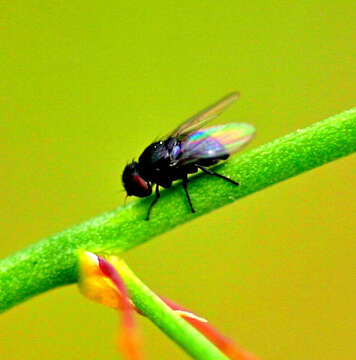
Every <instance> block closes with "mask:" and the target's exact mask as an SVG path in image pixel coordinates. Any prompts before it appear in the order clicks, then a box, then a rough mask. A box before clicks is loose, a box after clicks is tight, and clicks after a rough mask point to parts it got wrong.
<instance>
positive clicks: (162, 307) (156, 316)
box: [117, 261, 228, 360]
mask: <svg viewBox="0 0 356 360" xmlns="http://www.w3.org/2000/svg"><path fill="white" fill-rule="evenodd" d="M117 269H118V270H119V273H120V276H121V277H122V278H123V280H124V282H125V284H126V286H127V288H128V290H129V293H130V298H131V299H132V300H133V302H134V304H135V306H136V307H137V308H138V309H139V310H140V311H141V312H142V314H144V315H145V316H147V317H148V318H149V319H150V320H151V321H152V322H153V323H154V324H156V325H157V326H158V327H159V328H160V329H161V330H162V331H163V332H164V333H165V334H166V335H167V336H169V337H170V338H171V339H172V340H173V341H174V342H176V343H177V344H178V345H180V346H181V347H182V348H183V349H184V350H185V351H186V352H187V353H188V354H189V355H191V356H192V357H193V358H194V359H198V360H228V358H227V357H226V356H225V355H224V354H222V353H221V352H220V350H218V349H217V348H216V347H215V346H214V345H213V344H212V343H211V342H210V341H209V340H207V339H206V338H205V337H204V336H203V335H202V334H201V333H200V332H198V331H197V330H196V329H194V328H193V327H192V326H191V325H190V324H189V323H188V322H187V321H185V320H183V319H182V318H181V317H180V316H178V315H177V314H176V313H175V312H174V311H173V310H171V309H170V308H169V307H168V306H167V305H166V304H165V303H164V302H163V301H162V300H161V299H160V298H159V297H158V296H157V295H156V294H154V293H153V292H152V291H151V290H150V289H149V288H148V287H147V286H146V285H145V284H143V283H142V282H141V280H140V279H138V278H137V276H136V275H135V274H134V273H133V272H132V271H131V269H130V268H129V267H128V266H127V264H126V263H125V262H124V261H121V262H120V263H119V264H118V266H117Z"/></svg>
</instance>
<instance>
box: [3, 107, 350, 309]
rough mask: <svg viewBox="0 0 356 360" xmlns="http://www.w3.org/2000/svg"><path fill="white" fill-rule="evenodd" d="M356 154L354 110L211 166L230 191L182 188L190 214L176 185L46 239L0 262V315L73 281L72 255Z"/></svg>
mask: <svg viewBox="0 0 356 360" xmlns="http://www.w3.org/2000/svg"><path fill="white" fill-rule="evenodd" d="M355 150H356V108H354V109H351V110H349V111H345V112H343V113H341V114H338V115H335V116H332V117H330V118H328V119H326V120H324V121H321V122H318V123H315V124H314V125H312V126H310V127H307V128H305V129H302V130H297V131H296V132H294V133H291V134H289V135H287V136H284V137H282V138H280V139H277V140H275V141H272V142H270V143H267V144H265V145H263V146H261V147H259V148H257V149H254V150H252V151H249V152H246V153H244V154H242V155H241V156H235V157H232V158H231V159H229V161H227V162H226V163H224V164H223V165H221V166H219V167H218V168H216V170H217V171H218V172H220V173H222V174H224V175H227V176H230V177H231V178H232V179H236V180H237V181H239V182H240V186H239V187H236V186H234V185H232V184H229V183H227V182H225V181H223V180H221V179H215V178H213V177H210V176H208V175H203V176H201V175H198V176H194V180H193V179H191V181H190V183H189V184H188V186H189V190H190V194H191V198H192V201H193V203H194V206H195V208H196V209H197V213H196V214H191V213H190V210H189V206H188V204H187V202H186V200H185V196H184V191H183V189H182V187H181V186H179V185H178V186H174V187H173V188H172V189H168V190H166V191H163V192H162V195H161V199H160V201H159V202H158V204H157V205H156V207H155V208H154V209H153V212H152V215H151V220H150V221H145V220H144V218H145V216H146V212H147V208H148V206H149V203H150V202H151V201H152V199H151V198H149V199H142V200H138V201H133V202H131V203H129V204H128V205H127V206H124V207H121V208H118V209H116V210H114V211H112V212H109V213H106V214H104V215H100V216H98V217H96V218H94V219H91V220H89V221H86V222H85V223H83V224H81V225H78V226H74V227H72V228H70V229H67V230H65V231H63V232H61V233H59V234H56V235H53V236H50V237H48V238H47V239H44V240H42V241H40V242H38V243H36V244H34V245H32V246H30V247H28V248H26V249H24V250H22V251H20V252H18V253H16V254H14V255H12V256H10V257H8V258H6V259H4V260H2V261H1V262H0V311H5V310H6V309H9V308H11V307H12V306H14V305H15V304H18V303H20V302H22V301H24V300H26V299H28V298H29V297H31V296H34V295H36V294H39V293H41V292H44V291H46V290H49V289H51V288H54V287H57V286H61V285H65V284H70V283H73V282H75V281H76V280H77V277H78V270H77V255H76V254H77V250H78V249H84V250H89V251H92V252H94V253H98V254H100V253H103V252H110V251H111V252H113V251H114V250H115V252H117V253H120V252H123V251H125V250H128V249H130V248H133V247H135V246H137V245H139V244H141V243H143V242H145V241H147V240H148V239H150V238H152V237H154V236H156V235H159V234H162V233H164V232H166V231H168V230H171V229H173V228H174V227H176V226H177V225H179V224H182V223H184V222H187V221H190V220H193V219H195V218H196V217H197V216H201V215H203V214H206V213H208V212H210V211H212V210H214V209H217V208H219V207H222V206H224V205H226V204H229V203H231V202H233V201H235V200H237V199H239V198H241V197H243V196H246V195H249V194H252V193H254V192H256V191H258V190H261V189H263V188H266V187H268V186H270V185H272V184H275V183H278V182H280V181H283V180H285V179H288V178H290V177H292V176H295V175H297V174H300V173H302V172H304V171H306V170H310V169H312V168H315V167H317V166H320V165H323V164H325V163H327V162H329V161H332V160H335V159H337V158H340V157H342V156H346V155H348V154H351V153H353V152H354V151H355Z"/></svg>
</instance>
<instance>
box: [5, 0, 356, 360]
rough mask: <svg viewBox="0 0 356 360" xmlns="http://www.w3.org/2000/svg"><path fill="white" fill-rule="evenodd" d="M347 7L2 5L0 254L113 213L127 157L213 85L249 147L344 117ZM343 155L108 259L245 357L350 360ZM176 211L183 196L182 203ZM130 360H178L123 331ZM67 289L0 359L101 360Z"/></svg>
mask: <svg viewBox="0 0 356 360" xmlns="http://www.w3.org/2000/svg"><path fill="white" fill-rule="evenodd" d="M355 12H356V6H355V1H351V0H350V1H338V2H336V1H298V2H287V1H272V2H265V1H255V2H244V3H242V2H241V3H239V2H237V1H211V0H210V1H204V2H202V1H199V2H194V1H180V2H177V3H175V2H166V1H154V2H144V1H130V2H128V3H127V2H121V1H105V2H91V1H89V2H88V1H59V0H57V1H34V0H27V1H17V0H14V1H9V2H6V3H5V2H2V3H1V15H0V27H1V30H0V66H1V80H0V131H1V141H0V154H1V186H0V196H1V203H0V206H1V207H0V213H1V216H0V227H1V247H0V255H1V256H7V255H9V254H11V253H13V252H15V251H16V250H19V249H22V248H23V247H25V246H27V245H29V244H31V243H33V242H35V241H38V240H39V239H41V238H43V237H45V236H47V235H50V234H53V233H55V232H57V231H60V230H63V229H65V228H67V227H69V226H71V225H74V224H76V223H78V222H81V221H84V220H86V219H88V218H90V217H92V216H95V215H98V214H100V213H102V212H105V211H107V210H110V209H112V208H114V207H116V206H118V205H121V204H122V203H123V200H124V194H123V192H122V186H121V180H120V177H121V171H122V168H123V166H124V165H125V164H126V162H127V161H130V160H131V159H132V158H133V157H135V156H138V155H139V154H140V151H142V149H143V148H144V147H145V146H146V145H148V144H149V143H150V142H152V140H153V139H155V138H157V136H160V135H162V134H166V133H167V132H169V131H170V130H171V129H172V128H173V127H175V126H176V125H177V124H178V123H179V122H181V121H182V120H183V119H185V118H187V117H188V116H190V115H192V114H193V113H194V112H196V111H198V110H200V109H201V108H203V107H205V106H206V105H208V104H210V103H211V102H214V101H215V100H217V99H218V98H219V97H220V96H222V95H224V94H225V93H227V92H229V91H231V90H239V91H241V93H242V98H241V99H240V101H239V103H238V105H235V106H234V107H233V108H231V110H229V112H228V113H227V114H226V116H224V119H225V120H229V119H231V120H237V121H239V120H241V121H246V122H250V123H253V124H255V126H256V127H257V129H258V136H257V137H256V139H255V140H254V142H253V143H252V144H251V145H250V147H249V149H251V148H253V147H255V146H258V145H260V144H263V143H265V142H267V141H270V140H272V139H274V138H277V137H279V136H282V135H284V134H286V133H288V132H291V131H293V130H295V129H297V128H300V127H304V126H307V125H309V124H311V123H313V122H315V121H318V120H321V119H324V118H325V117H327V116H329V115H332V114H335V113H338V112H340V111H343V110H346V109H348V108H350V107H352V106H354V105H355V92H356V91H355V90H356V72H355V61H356V46H355V35H356V31H355V23H356V21H355ZM355 165H356V162H355V157H349V158H345V159H341V160H339V161H337V162H334V163H331V164H329V165H326V166H323V167H322V168H319V169H316V170H313V171H311V172H308V173H306V174H303V175H301V176H298V177H296V178H294V179H290V180H288V181H286V182H284V183H281V184H278V185H277V186H274V187H271V188H269V189H267V190H264V191H262V192H260V193H256V194H253V195H252V196H250V197H247V198H244V199H242V200H241V201H238V202H236V203H235V204H233V205H231V206H228V207H225V208H223V209H221V210H219V211H216V212H214V213H212V214H210V215H207V216H204V217H202V218H200V219H197V220H195V221H193V222H191V223H189V224H186V225H184V226H181V227H179V228H178V229H176V230H174V231H172V232H170V233H168V234H165V235H163V236H160V237H158V238H156V239H154V240H153V241H149V242H148V243H146V244H144V245H142V246H141V247H139V248H137V249H134V250H132V251H131V252H129V253H127V254H126V256H125V257H126V259H127V260H128V262H129V264H130V265H131V266H132V268H133V269H134V270H135V271H136V272H137V273H138V274H139V275H140V276H141V278H142V279H143V280H144V281H145V282H146V283H147V284H148V285H149V286H150V287H151V288H152V289H154V290H156V291H158V292H159V293H161V294H164V295H165V296H167V297H170V298H172V299H174V300H175V301H177V302H179V303H181V304H183V305H185V306H187V307H189V308H191V309H192V310H194V311H196V312H197V313H198V314H201V315H202V316H205V317H207V318H208V319H210V320H211V322H212V323H213V324H215V325H216V326H217V327H218V328H219V329H221V330H222V331H223V332H224V333H225V334H227V335H229V336H230V337H232V338H234V339H236V340H237V341H238V342H239V343H241V344H242V345H243V346H244V347H245V348H247V349H250V350H251V351H253V352H255V353H256V354H258V355H259V356H260V357H261V358H262V359H352V358H356V348H355V333H356V322H355V315H356V312H355V301H356V280H355V279H356V276H355V274H356V269H355V255H354V254H355V250H356V249H355V241H354V240H355V230H354V221H355V211H356V206H355V186H354V184H355V174H353V173H352V168H353V169H354V167H355ZM182 201H185V200H184V199H182ZM138 321H139V325H140V327H141V333H142V336H143V338H144V344H145V352H146V354H147V359H163V360H165V359H167V360H168V359H169V360H170V359H187V358H188V356H187V355H185V354H184V353H183V352H182V351H181V350H180V349H179V348H178V347H177V346H176V345H175V344H173V343H172V342H171V341H170V340H168V339H167V338H166V337H165V335H163V334H162V333H160V332H159V331H158V330H157V329H156V328H154V326H153V325H152V324H151V323H149V322H148V320H146V319H139V320H138ZM116 327H117V316H116V313H115V312H113V311H111V310H109V309H106V308H104V307H101V306H99V305H96V304H93V303H90V302H88V301H87V300H86V299H84V298H83V297H81V295H79V293H78V291H77V288H76V287H75V286H70V287H66V288H61V289H57V290H54V291H51V292H49V293H46V294H43V295H41V296H38V297H36V298H34V299H32V300H30V301H28V302H26V303H24V304H21V305H19V306H17V307H16V308H14V309H12V310H11V311H9V312H7V313H5V314H3V315H1V317H0V329H1V330H0V359H8V360H14V359H39V358H45V359H99V358H105V359H117V357H118V355H117V353H116V350H115V346H114V339H115V335H116Z"/></svg>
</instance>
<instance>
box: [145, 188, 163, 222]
mask: <svg viewBox="0 0 356 360" xmlns="http://www.w3.org/2000/svg"><path fill="white" fill-rule="evenodd" d="M160 195H161V194H160V192H159V185H158V184H157V185H156V196H155V198H154V200H153V201H152V203H151V205H150V207H149V208H148V211H147V216H146V220H149V219H150V215H151V210H152V208H153V206H154V205H155V204H156V202H157V201H158V199H159V197H160Z"/></svg>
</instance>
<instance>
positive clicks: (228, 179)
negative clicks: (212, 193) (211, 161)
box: [197, 165, 239, 186]
mask: <svg viewBox="0 0 356 360" xmlns="http://www.w3.org/2000/svg"><path fill="white" fill-rule="evenodd" d="M197 167H198V168H199V169H200V170H202V171H203V172H205V174H208V175H213V176H216V177H219V178H220V179H224V180H226V181H228V182H229V183H231V184H234V185H236V186H239V183H238V182H236V181H234V180H231V179H230V178H228V177H226V176H224V175H220V174H218V173H216V172H214V171H212V170H210V169H207V168H206V167H204V166H201V165H197Z"/></svg>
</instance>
